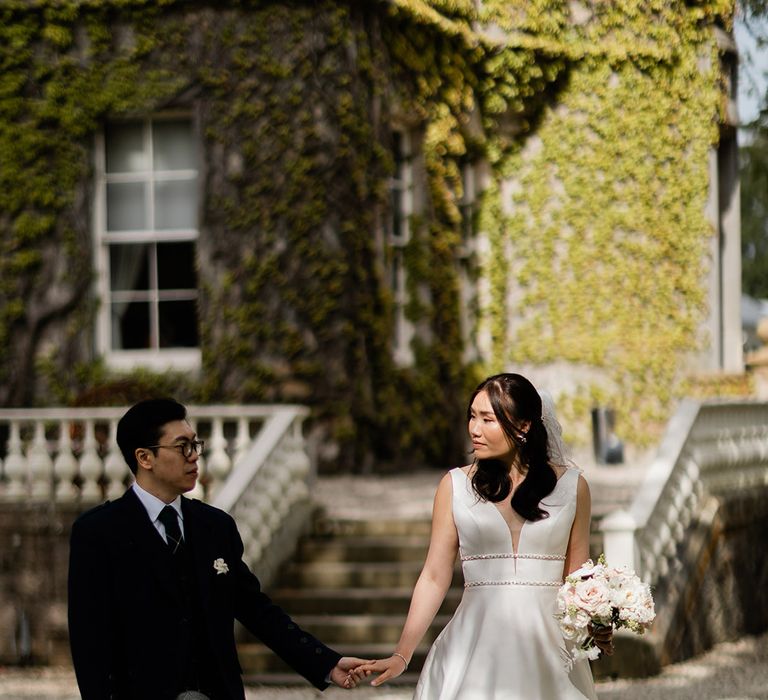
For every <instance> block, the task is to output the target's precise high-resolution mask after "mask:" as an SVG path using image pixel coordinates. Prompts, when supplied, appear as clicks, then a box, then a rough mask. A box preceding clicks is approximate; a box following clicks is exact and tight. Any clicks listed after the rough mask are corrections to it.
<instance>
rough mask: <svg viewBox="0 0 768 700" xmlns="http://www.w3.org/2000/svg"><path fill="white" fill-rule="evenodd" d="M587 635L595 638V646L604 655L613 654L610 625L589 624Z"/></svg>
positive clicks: (611, 628)
mask: <svg viewBox="0 0 768 700" xmlns="http://www.w3.org/2000/svg"><path fill="white" fill-rule="evenodd" d="M588 632H589V636H590V637H592V639H594V640H595V646H596V647H597V648H598V649H600V651H601V652H602V653H603V654H605V655H606V656H612V655H613V627H612V626H611V625H590V626H589V629H588Z"/></svg>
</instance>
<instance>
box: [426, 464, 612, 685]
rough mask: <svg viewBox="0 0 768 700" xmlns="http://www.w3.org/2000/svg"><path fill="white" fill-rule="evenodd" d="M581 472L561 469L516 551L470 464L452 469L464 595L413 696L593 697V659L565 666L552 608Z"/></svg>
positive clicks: (508, 531) (433, 651) (523, 527)
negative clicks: (541, 514)
mask: <svg viewBox="0 0 768 700" xmlns="http://www.w3.org/2000/svg"><path fill="white" fill-rule="evenodd" d="M579 474H580V471H579V470H578V469H567V470H566V471H565V473H564V474H563V475H562V476H561V477H560V479H559V480H558V482H557V485H556V486H555V488H554V490H553V491H552V493H551V494H549V495H548V496H546V497H545V498H544V499H543V500H542V502H541V507H542V508H543V509H544V510H546V511H547V512H548V513H549V517H548V518H544V519H543V520H538V521H536V522H531V521H525V523H524V524H523V526H522V529H521V530H520V533H519V539H518V540H517V542H518V544H517V551H515V549H514V547H513V535H512V531H511V530H510V527H509V525H508V524H507V521H506V520H505V519H504V516H503V515H502V513H501V511H500V510H499V509H498V508H497V507H496V506H495V505H494V504H493V503H491V502H488V501H482V500H480V499H479V498H478V497H477V495H476V494H475V492H474V491H473V490H472V484H471V482H470V480H469V477H467V475H466V474H465V473H464V471H463V470H461V469H453V470H452V471H451V477H452V479H453V517H454V521H455V523H456V529H457V530H458V533H459V554H460V556H461V563H462V569H463V572H464V585H465V588H464V596H463V597H462V599H461V603H460V604H459V607H458V608H457V610H456V613H455V614H454V616H453V618H452V619H451V621H450V622H449V623H448V624H447V625H446V626H445V629H444V630H443V631H442V632H441V633H440V635H439V636H438V638H437V639H436V640H435V643H434V644H433V645H432V648H431V649H430V651H429V655H428V656H427V659H426V661H425V663H424V668H423V670H422V672H421V677H420V678H419V682H418V685H417V686H416V692H415V694H414V700H584V698H589V699H590V700H596V698H597V696H596V695H595V689H594V683H593V681H592V672H591V670H590V668H589V663H588V662H587V661H579V662H576V663H575V664H574V665H573V667H572V669H571V670H570V672H569V671H568V670H567V669H566V661H567V652H566V645H565V641H564V639H563V636H562V634H561V633H560V629H559V627H558V624H557V621H556V620H555V617H554V613H555V596H556V595H557V590H558V587H559V586H560V584H561V582H562V576H563V566H564V562H565V553H566V549H567V546H568V538H569V536H570V532H571V525H572V524H573V518H574V515H575V513H576V487H577V483H578V479H579ZM579 563H581V562H579Z"/></svg>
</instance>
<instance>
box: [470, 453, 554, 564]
mask: <svg viewBox="0 0 768 700" xmlns="http://www.w3.org/2000/svg"><path fill="white" fill-rule="evenodd" d="M568 471H569V469H568V468H566V469H565V471H564V472H563V473H562V474H561V475H560V476H559V477H557V481H556V482H555V488H553V489H552V490H551V491H550V492H549V493H548V494H547V496H551V495H552V494H553V493H554V492H555V491H556V490H557V488H558V486H559V485H560V482H561V481H562V480H563V478H565V475H566V474H567V473H568ZM461 473H462V474H464V477H465V478H466V480H467V481H469V482H470V485H471V483H472V480H471V479H470V478H469V474H468V473H467V472H465V471H464V470H463V469H462V470H461ZM482 502H484V503H486V504H487V505H489V506H491V508H493V510H495V511H496V513H498V515H499V517H500V518H501V522H502V523H504V527H505V528H506V529H507V534H508V535H509V542H510V546H511V548H512V556H513V557H517V556H518V555H519V554H520V543H521V542H522V541H523V530H525V526H526V525H527V524H528V520H527V519H526V518H523V524H522V525H521V526H520V532H518V535H517V545H515V533H514V532H513V531H512V528H511V527H510V526H509V523H508V522H507V519H506V518H505V517H504V513H502V512H501V510H500V509H499V507H498V506H497V505H496V504H495V503H493V502H492V501H482ZM510 508H511V509H512V511H513V512H514V513H515V514H517V515H518V517H522V516H520V515H519V514H518V513H517V511H516V510H515V509H514V508H512V506H511V504H510Z"/></svg>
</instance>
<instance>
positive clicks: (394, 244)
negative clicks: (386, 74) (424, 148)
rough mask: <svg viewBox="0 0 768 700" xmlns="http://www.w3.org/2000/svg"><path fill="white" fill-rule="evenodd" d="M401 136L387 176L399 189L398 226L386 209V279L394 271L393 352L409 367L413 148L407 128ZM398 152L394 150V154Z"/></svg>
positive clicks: (399, 362) (391, 185)
mask: <svg viewBox="0 0 768 700" xmlns="http://www.w3.org/2000/svg"><path fill="white" fill-rule="evenodd" d="M397 133H398V134H399V137H400V149H401V153H400V154H399V156H400V157H399V159H398V158H397V157H395V164H396V166H397V171H396V172H395V173H394V175H393V176H392V177H391V178H390V181H389V190H390V193H392V194H394V193H398V195H399V196H398V197H397V198H395V197H394V196H392V197H390V202H391V203H392V205H393V204H394V201H395V200H396V201H397V202H398V203H399V205H400V209H399V211H398V212H397V214H398V219H399V221H400V230H399V231H395V230H394V221H395V216H394V213H395V212H394V211H390V213H389V221H388V225H387V249H388V250H387V258H388V265H387V267H388V273H389V280H392V277H393V275H394V274H395V271H396V266H397V267H398V268H399V269H397V273H396V283H395V285H392V296H393V300H394V319H393V322H394V336H393V338H392V355H393V359H394V361H395V364H397V365H399V366H401V367H410V366H412V365H413V363H414V359H415V358H414V355H413V349H412V347H411V342H412V341H413V337H414V335H415V332H416V330H415V328H414V325H413V323H412V322H411V321H410V320H409V319H408V318H407V316H406V313H405V308H406V306H407V304H408V301H409V296H408V280H407V275H408V272H407V270H406V268H405V254H404V249H405V247H406V246H407V245H408V243H409V242H410V240H411V216H412V215H413V213H414V193H413V189H414V188H413V148H412V137H411V135H410V134H409V133H408V132H407V131H398V132H397ZM395 155H396V156H397V154H395Z"/></svg>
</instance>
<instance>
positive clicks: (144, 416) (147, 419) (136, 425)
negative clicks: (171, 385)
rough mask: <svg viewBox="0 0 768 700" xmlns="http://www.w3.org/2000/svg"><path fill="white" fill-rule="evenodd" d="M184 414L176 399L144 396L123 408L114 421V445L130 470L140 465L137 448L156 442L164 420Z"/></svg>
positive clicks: (178, 418)
mask: <svg viewBox="0 0 768 700" xmlns="http://www.w3.org/2000/svg"><path fill="white" fill-rule="evenodd" d="M186 417H187V409H186V408H184V406H182V405H181V404H180V403H179V402H178V401H176V400H175V399H146V400H145V401H139V403H137V404H136V405H134V406H131V407H130V408H129V409H128V410H127V411H126V412H125V415H124V416H123V417H122V418H121V419H120V422H119V423H118V424H117V445H118V447H119V448H120V452H122V453H123V458H124V459H125V461H126V463H127V464H128V468H129V469H130V470H131V473H132V474H136V470H137V469H138V468H139V465H138V464H137V462H136V450H137V449H139V448H140V447H149V446H150V445H156V444H157V442H158V440H159V439H160V435H161V434H162V432H163V430H162V428H163V426H164V425H165V424H166V423H170V422H172V421H176V420H184V419H185V418H186Z"/></svg>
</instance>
